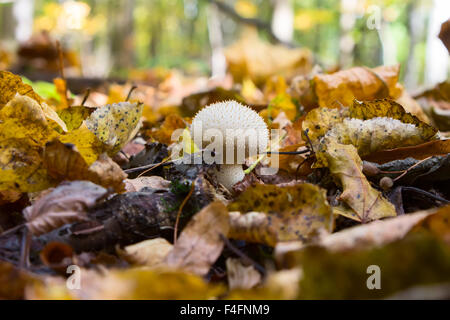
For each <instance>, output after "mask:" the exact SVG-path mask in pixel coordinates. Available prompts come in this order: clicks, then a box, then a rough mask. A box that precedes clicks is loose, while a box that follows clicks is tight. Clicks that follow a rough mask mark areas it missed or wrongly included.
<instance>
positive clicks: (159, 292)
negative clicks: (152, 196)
mask: <svg viewBox="0 0 450 320" xmlns="http://www.w3.org/2000/svg"><path fill="white" fill-rule="evenodd" d="M80 274H81V288H80V290H70V289H68V288H67V283H66V280H65V279H61V278H59V279H55V278H47V279H46V281H43V282H41V283H36V284H33V285H30V286H29V287H28V290H27V298H28V299H37V300H46V299H50V300H60V299H87V300H111V299H114V300H115V299H122V300H130V299H131V300H134V299H145V300H151V299H154V300H175V299H181V300H186V299H192V300H205V299H214V298H217V297H218V296H219V295H220V294H222V293H223V292H224V287H223V286H221V285H214V284H208V283H206V282H205V281H204V280H203V279H202V278H200V277H199V276H196V275H193V274H187V273H183V272H178V271H161V270H149V269H145V268H130V269H126V270H114V269H113V270H108V271H104V272H103V273H100V272H98V271H94V270H88V269H82V270H81V272H80Z"/></svg>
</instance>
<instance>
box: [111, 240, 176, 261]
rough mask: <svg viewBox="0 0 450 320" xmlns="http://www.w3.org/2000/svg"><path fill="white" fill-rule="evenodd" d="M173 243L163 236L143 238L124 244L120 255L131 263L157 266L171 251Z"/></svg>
mask: <svg viewBox="0 0 450 320" xmlns="http://www.w3.org/2000/svg"><path fill="white" fill-rule="evenodd" d="M172 248H173V245H172V244H171V243H169V242H168V241H167V240H166V239H164V238H156V239H150V240H145V241H142V242H139V243H135V244H132V245H129V246H126V247H125V249H124V250H123V251H122V250H121V251H119V254H120V256H121V257H122V258H123V259H125V260H126V261H128V262H129V263H131V264H133V265H139V266H147V267H159V266H163V265H164V260H165V258H166V257H167V255H168V254H169V252H170V251H172Z"/></svg>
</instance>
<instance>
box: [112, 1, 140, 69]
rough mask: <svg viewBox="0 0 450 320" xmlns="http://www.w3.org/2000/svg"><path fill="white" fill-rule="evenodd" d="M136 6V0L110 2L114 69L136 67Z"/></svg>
mask: <svg viewBox="0 0 450 320" xmlns="http://www.w3.org/2000/svg"><path fill="white" fill-rule="evenodd" d="M134 4H135V0H128V1H110V2H109V7H108V11H109V12H108V18H109V21H108V22H109V24H110V25H109V28H110V32H109V38H110V48H111V53H112V60H113V63H112V65H113V68H114V69H119V70H123V69H127V68H130V67H132V66H133V65H134V18H133V9H134Z"/></svg>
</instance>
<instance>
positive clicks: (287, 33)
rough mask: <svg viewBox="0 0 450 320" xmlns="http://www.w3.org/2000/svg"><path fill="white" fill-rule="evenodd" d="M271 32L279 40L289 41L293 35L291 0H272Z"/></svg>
mask: <svg viewBox="0 0 450 320" xmlns="http://www.w3.org/2000/svg"><path fill="white" fill-rule="evenodd" d="M272 3H273V15H272V23H271V29H272V33H273V34H274V35H275V36H276V37H277V38H278V39H280V40H281V41H283V42H286V43H290V42H292V38H293V36H294V9H293V7H292V3H291V0H272Z"/></svg>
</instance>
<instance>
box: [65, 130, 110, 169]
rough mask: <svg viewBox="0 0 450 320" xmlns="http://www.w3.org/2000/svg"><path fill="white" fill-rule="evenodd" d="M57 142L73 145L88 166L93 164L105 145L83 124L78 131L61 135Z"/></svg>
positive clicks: (103, 150)
mask: <svg viewBox="0 0 450 320" xmlns="http://www.w3.org/2000/svg"><path fill="white" fill-rule="evenodd" d="M59 140H60V141H61V142H62V143H71V144H74V145H75V146H76V147H77V150H78V152H79V153H80V154H81V155H82V156H83V158H84V160H85V161H86V163H87V164H88V165H91V164H92V163H94V162H95V160H97V158H98V156H99V155H100V154H102V153H103V152H105V149H106V148H105V145H104V144H103V143H102V142H101V141H100V140H99V139H98V138H97V136H96V135H95V134H94V133H93V132H92V131H90V130H89V129H88V128H87V126H86V124H85V123H84V122H83V124H82V125H81V126H80V127H79V128H78V129H76V130H72V131H70V132H68V133H67V134H65V135H61V136H60V138H59Z"/></svg>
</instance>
